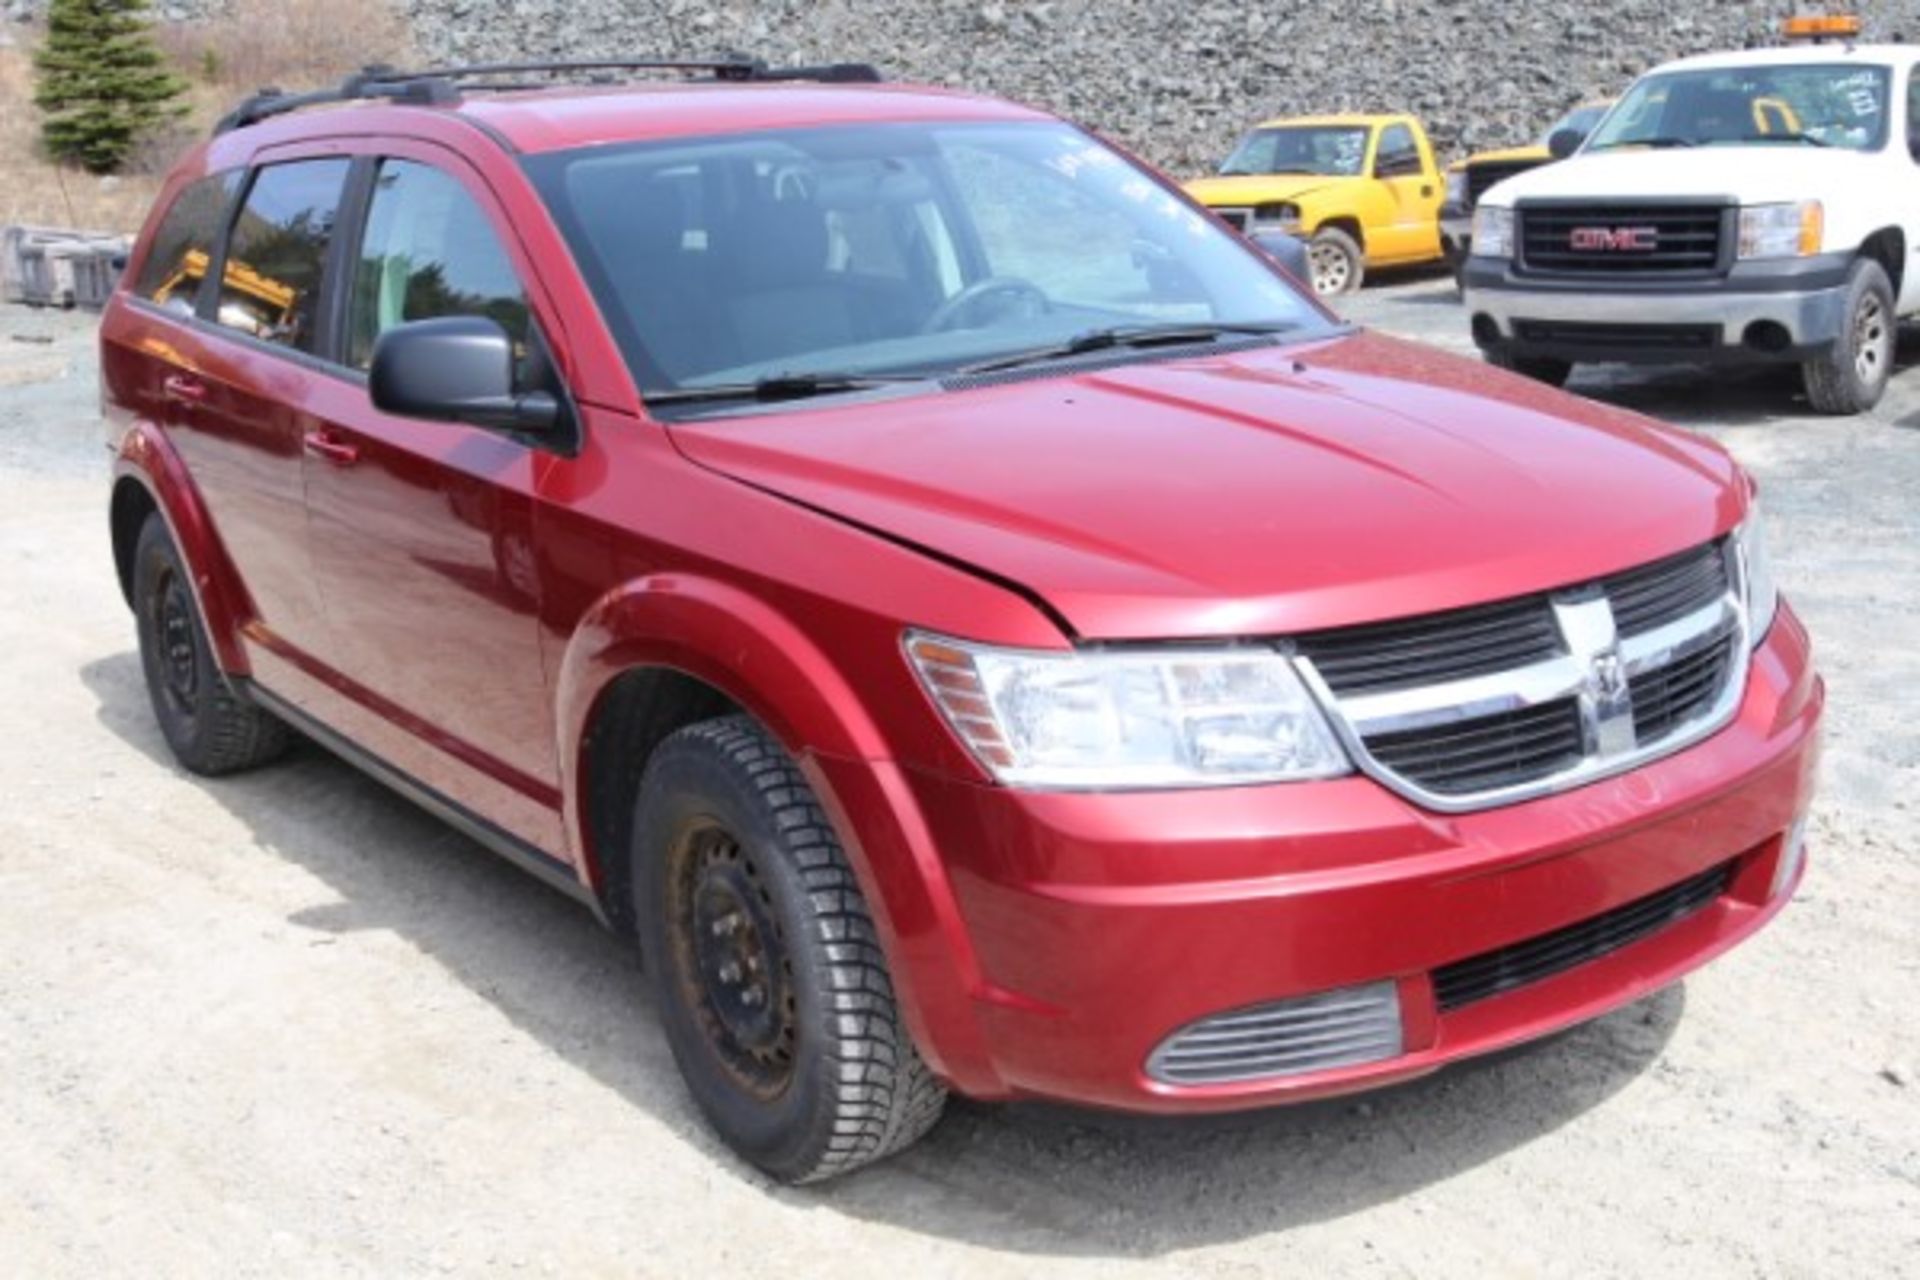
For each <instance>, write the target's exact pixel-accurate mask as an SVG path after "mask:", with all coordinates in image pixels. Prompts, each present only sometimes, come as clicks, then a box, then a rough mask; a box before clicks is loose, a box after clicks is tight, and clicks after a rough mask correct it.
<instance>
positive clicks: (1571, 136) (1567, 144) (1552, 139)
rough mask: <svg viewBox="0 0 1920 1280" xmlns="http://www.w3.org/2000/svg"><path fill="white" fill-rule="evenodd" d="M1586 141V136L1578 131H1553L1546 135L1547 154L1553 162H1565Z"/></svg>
mask: <svg viewBox="0 0 1920 1280" xmlns="http://www.w3.org/2000/svg"><path fill="white" fill-rule="evenodd" d="M1586 140H1587V135H1586V134H1584V133H1582V132H1580V130H1578V129H1555V130H1554V131H1553V132H1552V133H1550V134H1548V135H1547V154H1548V155H1550V156H1552V157H1553V158H1554V159H1555V160H1565V159H1566V158H1567V157H1568V156H1570V155H1572V154H1573V153H1574V152H1576V151H1578V150H1579V149H1580V144H1581V143H1583V142H1585V141H1586Z"/></svg>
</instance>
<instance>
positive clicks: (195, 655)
mask: <svg viewBox="0 0 1920 1280" xmlns="http://www.w3.org/2000/svg"><path fill="white" fill-rule="evenodd" d="M133 555H134V560H133V608H134V618H135V625H136V628H137V630H138V632H139V635H140V666H141V668H142V670H144V671H145V673H146V678H147V695H148V697H150V698H151V699H152V700H153V714H154V718H155V719H157V720H158V721H159V722H160V732H161V734H162V735H163V736H164V737H165V738H166V740H167V746H168V747H170V748H172V750H173V754H174V757H175V758H176V759H178V760H179V761H180V763H181V764H182V765H183V766H184V767H185V768H186V769H187V770H188V771H189V772H192V773H198V774H203V775H206V776H209V777H217V776H219V775H221V774H227V773H239V772H240V771H241V770H243V769H252V768H255V767H257V766H259V765H263V764H266V763H267V762H268V761H271V760H273V759H274V758H276V757H277V756H280V755H281V754H283V753H284V752H285V751H286V749H287V744H288V743H289V742H291V741H292V731H291V730H290V729H288V728H287V726H286V725H285V724H283V723H282V722H281V721H279V720H276V719H275V718H274V717H273V716H272V715H270V714H268V713H267V712H265V711H262V710H261V709H260V708H259V707H256V706H254V705H253V704H252V703H250V702H248V701H247V700H246V699H245V698H243V697H241V695H240V694H238V693H236V692H235V691H234V689H233V687H232V686H231V685H229V684H228V683H227V677H226V675H225V674H224V673H223V672H222V671H221V670H220V668H219V666H218V665H217V664H216V663H215V662H214V658H213V646H212V645H211V644H210V643H208V640H207V628H206V623H205V622H204V621H203V620H202V619H201V617H200V609H199V605H198V604H197V603H196V602H195V600H194V595H193V589H192V585H191V584H192V581H193V579H192V576H191V574H190V573H189V572H188V570H187V566H186V562H185V561H184V560H182V559H181V557H180V549H179V548H178V547H176V546H174V545H173V535H172V534H170V533H168V532H167V525H166V522H165V521H164V520H162V519H161V518H160V517H159V516H158V515H157V514H156V515H150V516H148V517H147V522H146V524H145V525H143V526H142V527H141V529H140V539H139V541H138V542H137V543H136V544H135V546H134V552H133Z"/></svg>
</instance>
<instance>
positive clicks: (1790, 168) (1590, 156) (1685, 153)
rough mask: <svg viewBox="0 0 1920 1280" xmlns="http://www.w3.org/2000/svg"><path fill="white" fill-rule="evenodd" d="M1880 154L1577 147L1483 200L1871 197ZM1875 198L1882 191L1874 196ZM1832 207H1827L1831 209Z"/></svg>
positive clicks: (1772, 147) (1785, 148) (1782, 148)
mask: <svg viewBox="0 0 1920 1280" xmlns="http://www.w3.org/2000/svg"><path fill="white" fill-rule="evenodd" d="M1879 159H1881V157H1877V156H1874V155H1869V154H1862V153H1860V152H1856V151H1847V150H1843V149H1839V148H1835V149H1831V150H1828V149H1823V148H1820V147H1807V146H1790V145H1786V144H1773V143H1767V144H1762V145H1758V146H1721V147H1673V148H1669V149H1665V150H1658V151H1655V150H1648V149H1644V148H1641V149H1635V148H1623V149H1621V150H1618V151H1600V152H1583V153H1581V154H1579V155H1575V156H1570V157H1568V158H1567V159H1565V160H1562V161H1561V162H1560V163H1558V164H1549V165H1542V166H1541V167H1539V168H1537V169H1529V170H1528V171H1526V172H1525V173H1520V174H1516V175H1515V176H1513V177H1511V178H1508V179H1507V180H1506V181H1505V182H1501V183H1498V184H1496V185H1495V186H1494V187H1493V188H1492V189H1491V190H1489V191H1488V192H1487V193H1486V194H1485V195H1484V196H1482V197H1481V198H1480V203H1481V204H1486V205H1496V206H1497V205H1512V204H1513V203H1514V201H1516V200H1528V199H1535V198H1543V199H1554V198H1561V197H1574V198H1578V197H1583V196H1584V197H1587V198H1590V199H1594V200H1623V199H1624V200H1633V199H1639V198H1642V197H1654V198H1669V199H1671V198H1673V197H1676V196H1678V197H1687V196H1697V197H1701V198H1717V199H1730V200H1734V201H1738V202H1739V203H1741V204H1767V203H1771V202H1773V201H1787V200H1823V201H1826V202H1827V203H1828V205H1829V206H1831V205H1833V204H1834V203H1835V202H1836V201H1839V202H1845V201H1847V200H1848V198H1849V197H1851V198H1852V202H1853V203H1866V202H1870V201H1873V200H1875V199H1876V196H1875V193H1873V192H1872V190H1871V188H1870V187H1868V186H1866V185H1865V184H1869V183H1871V182H1872V181H1873V179H1874V178H1875V177H1876V176H1878V175H1876V174H1875V172H1874V171H1875V170H1876V169H1877V168H1880V167H1881V166H1880V165H1878V164H1876V161H1877V160H1879ZM1878 198H1882V199H1883V198H1884V196H1883V195H1882V196H1880V197H1878ZM1829 213H1830V214H1831V208H1830V209H1829Z"/></svg>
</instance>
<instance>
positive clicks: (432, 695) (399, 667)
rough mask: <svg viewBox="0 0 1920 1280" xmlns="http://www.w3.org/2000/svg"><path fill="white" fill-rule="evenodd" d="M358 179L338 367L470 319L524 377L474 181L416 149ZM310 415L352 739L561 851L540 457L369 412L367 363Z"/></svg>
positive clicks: (332, 618) (511, 295) (455, 430)
mask: <svg viewBox="0 0 1920 1280" xmlns="http://www.w3.org/2000/svg"><path fill="white" fill-rule="evenodd" d="M362 163H363V164H366V165H369V166H371V165H373V164H374V163H375V162H373V161H371V160H368V161H363V162H362ZM449 163H451V162H449ZM370 176H371V195H370V198H369V201H368V204H367V206H366V213H365V218H364V226H363V227H361V229H360V231H359V234H358V236H357V238H356V241H355V243H354V244H353V245H352V246H350V247H349V251H348V252H345V253H343V254H342V255H341V257H342V262H343V266H344V269H345V270H346V271H347V273H348V274H347V276H346V277H345V278H344V279H343V281H342V285H343V287H344V303H345V308H344V309H345V313H346V314H345V323H344V334H343V339H342V342H343V347H342V352H341V356H342V359H343V361H344V363H345V364H346V365H347V366H348V367H349V369H351V370H354V371H356V372H364V371H365V370H366V369H367V368H368V366H369V364H370V363H371V360H372V355H373V347H374V342H375V340H376V339H377V338H378V336H379V335H380V333H382V332H383V331H385V330H387V329H390V328H392V327H393V326H394V325H397V324H402V323H405V322H407V321H411V320H423V319H429V318H432V317H435V316H445V315H485V316H489V317H491V318H493V319H495V320H497V321H499V322H500V323H501V324H502V325H503V326H504V327H506V329H507V330H508V332H509V333H510V334H511V335H512V336H513V337H514V339H515V341H516V344H517V347H518V349H519V350H521V351H522V352H524V353H525V354H526V358H525V360H523V369H522V376H523V377H524V378H527V379H533V378H536V377H538V376H540V375H539V374H537V373H536V372H535V371H534V370H535V368H536V365H537V363H538V361H537V356H536V354H535V347H536V346H537V344H536V343H534V340H533V332H532V324H531V320H530V315H529V309H528V305H527V300H526V293H525V291H524V289H523V288H522V286H521V284H520V281H519V279H518V278H517V276H516V273H515V270H514V266H513V262H512V259H511V258H510V257H509V256H508V254H507V253H506V251H505V249H504V248H503V247H502V240H501V236H500V234H499V233H498V232H496V230H495V228H494V226H493V224H492V223H491V221H490V220H489V218H488V216H487V214H486V213H485V212H484V210H483V207H482V204H481V200H482V199H483V198H484V196H483V195H482V194H481V193H483V192H484V188H483V187H479V186H477V185H476V186H475V187H474V188H469V187H467V186H465V185H464V184H463V182H462V181H461V180H460V179H458V178H456V177H454V176H453V175H452V173H451V172H450V171H449V170H447V169H445V168H439V167H435V166H433V165H430V164H427V163H423V162H421V161H419V160H414V159H404V158H387V159H383V160H380V161H378V162H377V168H374V169H372V171H371V174H370ZM322 417H323V419H324V420H323V421H322V422H320V423H319V424H318V425H317V428H316V432H315V435H314V437H313V438H312V439H310V440H309V441H308V456H307V462H306V467H307V484H306V488H307V507H308V513H309V522H310V528H311V536H312V547H313V551H312V556H313V563H314V569H315V572H316V574H317V576H318V580H319V583H320V591H321V594H322V597H323V599H324V601H325V605H326V611H327V616H328V623H329V632H330V641H329V651H330V652H331V653H332V654H333V655H334V657H335V659H336V661H337V663H338V665H339V666H340V668H341V669H342V670H343V671H344V672H346V673H347V674H348V676H349V677H350V679H351V681H352V682H353V684H354V686H355V688H354V689H353V691H352V693H353V698H354V700H355V701H356V702H357V703H358V704H359V708H358V718H359V722H358V723H356V724H355V725H353V726H352V727H351V728H350V729H349V733H350V736H353V737H355V738H357V739H359V740H360V741H363V742H365V743H366V744H367V745H368V746H369V747H371V748H372V749H373V750H374V752H375V754H377V755H380V756H382V757H383V758H385V759H386V760H388V761H389V762H390V763H392V764H394V765H396V766H398V767H400V768H401V769H403V770H405V771H406V772H407V773H409V774H412V775H413V776H415V777H416V778H418V779H419V780H420V781H422V782H424V783H426V784H427V785H428V786H430V787H433V788H434V789H435V790H437V791H439V792H441V793H442V794H443V795H444V796H446V797H447V798H449V799H452V800H454V801H455V802H457V803H459V804H461V805H462V806H464V807H465V808H467V809H469V810H471V811H472V812H474V813H475V814H477V815H479V816H480V817H482V818H485V819H487V820H488V821H490V822H492V823H493V824H495V825H496V826H499V827H502V828H504V829H506V830H507V831H509V832H511V833H513V834H514V835H517V836H519V837H520V838H521V839H523V840H526V841H528V842H530V843H533V844H536V845H539V846H542V847H545V848H550V849H552V848H562V847H564V843H565V842H564V840H563V839H562V838H561V836H560V828H559V816H558V809H559V791H558V770H557V759H556V754H555V751H556V749H555V746H554V729H553V720H552V700H551V698H550V697H549V696H548V693H547V685H546V677H545V672H544V669H543V665H542V662H541V656H540V639H539V631H538V620H537V610H538V605H539V580H538V574H537V571H536V567H535V563H534V556H533V545H532V538H531V534H532V510H533V499H532V496H531V495H532V490H533V484H534V478H535V473H536V469H537V468H538V467H539V466H540V465H541V464H542V462H543V461H546V460H549V459H548V456H547V455H544V454H542V453H540V452H538V451H537V450H535V449H533V448H530V447H529V446H527V445H525V444H523V443H520V442H518V441H516V440H513V439H511V438H509V437H507V436H505V435H502V434H500V433H497V432H492V431H485V430H481V429H479V428H474V427H465V426H460V425H457V424H452V423H440V422H421V421H411V420H407V419H401V418H395V417H390V416H388V415H386V414H383V413H380V412H379V411H377V410H375V409H374V408H373V406H372V403H371V402H370V400H369V398H368V394H367V390H366V385H365V380H364V378H356V380H355V381H354V382H353V383H352V384H350V385H343V386H342V387H341V388H340V394H338V395H337V396H334V397H332V398H331V399H330V402H329V403H328V404H327V406H326V407H325V411H324V413H323V415H322Z"/></svg>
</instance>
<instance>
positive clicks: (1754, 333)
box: [1740, 320, 1793, 355]
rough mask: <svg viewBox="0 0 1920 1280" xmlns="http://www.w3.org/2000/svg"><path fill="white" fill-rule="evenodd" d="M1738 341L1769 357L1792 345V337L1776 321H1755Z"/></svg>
mask: <svg viewBox="0 0 1920 1280" xmlns="http://www.w3.org/2000/svg"><path fill="white" fill-rule="evenodd" d="M1740 340H1741V341H1742V342H1744V343H1746V344H1747V346H1749V347H1751V348H1752V349H1753V350H1755V351H1763V352H1766V353H1767V354H1769V355H1777V354H1779V353H1780V352H1782V351H1785V350H1786V349H1787V348H1788V347H1790V346H1792V345H1793V335H1792V334H1790V333H1788V332H1787V326H1785V325H1783V324H1781V323H1780V322H1779V321H1778V320H1755V321H1754V322H1753V323H1752V324H1750V325H1748V326H1747V331H1746V333H1745V334H1743V335H1742V336H1741V339H1740Z"/></svg>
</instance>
